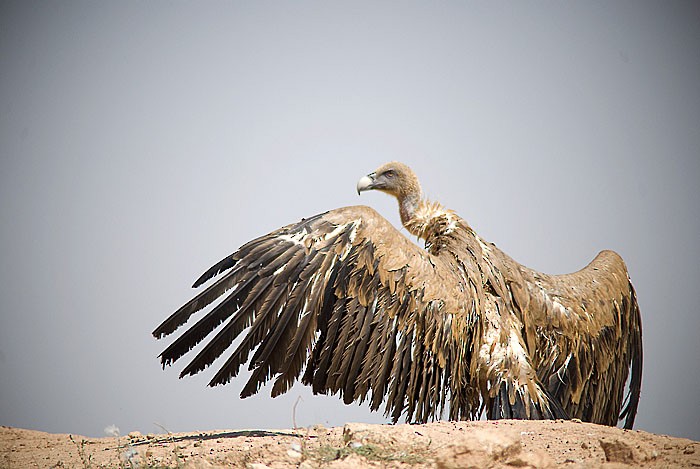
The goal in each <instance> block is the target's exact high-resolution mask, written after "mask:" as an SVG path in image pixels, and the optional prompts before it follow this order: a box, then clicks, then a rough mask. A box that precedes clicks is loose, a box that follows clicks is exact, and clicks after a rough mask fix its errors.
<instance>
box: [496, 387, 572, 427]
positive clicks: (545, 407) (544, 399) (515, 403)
mask: <svg viewBox="0 0 700 469" xmlns="http://www.w3.org/2000/svg"><path fill="white" fill-rule="evenodd" d="M511 386H512V384H511V383H508V382H506V381H503V382H501V386H500V388H499V390H498V392H497V393H496V394H495V395H494V396H493V397H490V398H489V399H488V400H487V402H486V417H487V418H488V419H489V420H496V419H520V420H528V419H529V420H547V419H550V420H551V419H569V418H570V417H569V415H568V414H567V413H566V411H565V410H564V408H563V407H562V406H561V404H560V403H559V402H558V401H557V400H556V398H554V396H552V395H551V394H550V393H549V391H547V390H546V389H545V388H544V387H541V386H538V388H539V389H538V391H540V392H541V393H540V399H539V400H537V399H533V398H532V397H531V396H530V394H529V393H528V392H517V391H516V392H512V389H510V388H511Z"/></svg>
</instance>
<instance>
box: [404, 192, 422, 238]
mask: <svg viewBox="0 0 700 469" xmlns="http://www.w3.org/2000/svg"><path fill="white" fill-rule="evenodd" d="M398 201H399V214H400V215H401V223H402V224H403V226H405V227H406V229H408V226H409V224H410V222H411V220H413V218H414V217H415V215H416V212H417V211H418V208H419V206H420V205H421V204H422V203H424V202H425V201H424V200H423V199H422V197H421V194H419V193H418V194H416V193H412V194H407V195H404V196H403V197H399V198H398ZM409 231H411V230H410V229H409Z"/></svg>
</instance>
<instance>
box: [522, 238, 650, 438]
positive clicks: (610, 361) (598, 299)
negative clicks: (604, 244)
mask: <svg viewBox="0 0 700 469" xmlns="http://www.w3.org/2000/svg"><path fill="white" fill-rule="evenodd" d="M520 271H521V273H522V275H523V277H524V278H525V280H526V285H527V289H528V292H522V291H520V292H518V291H517V290H516V291H514V293H516V294H514V298H515V300H516V303H518V306H519V309H520V310H521V311H522V312H523V313H522V314H523V315H524V316H525V318H524V319H523V323H524V324H525V331H524V332H523V334H524V335H525V336H526V342H527V344H528V350H529V351H530V354H531V356H532V358H533V361H534V362H535V366H536V369H537V374H538V378H539V379H540V381H541V382H542V383H543V384H544V385H545V387H546V388H547V389H548V391H549V392H550V393H551V394H552V395H553V396H554V398H555V399H556V400H557V401H558V402H559V403H560V404H561V405H562V407H563V408H564V410H565V411H566V412H567V414H568V415H569V416H570V417H572V418H579V419H581V420H584V421H588V422H596V423H602V424H606V425H616V424H617V422H618V419H623V418H625V428H632V425H633V423H634V417H635V415H636V412H637V404H638V402H639V394H640V389H641V379H642V326H641V317H640V313H639V307H638V305H637V298H636V295H635V291H634V288H633V287H632V284H631V282H630V280H629V277H628V274H627V268H626V266H625V264H624V262H623V260H622V258H621V257H620V256H619V255H617V254H616V253H614V252H612V251H603V252H601V253H600V254H599V255H598V256H597V257H596V258H595V259H594V260H593V261H592V262H591V263H590V264H589V265H588V266H587V267H585V268H584V269H582V270H580V271H578V272H575V273H572V274H566V275H551V276H550V275H544V274H540V273H537V272H535V271H532V270H530V269H527V268H525V267H522V266H520ZM524 293H526V294H524ZM630 372H631V373H630ZM628 378H629V381H628ZM626 385H627V387H628V391H627V395H626V398H625V387H626ZM623 400H624V401H626V403H624V404H623Z"/></svg>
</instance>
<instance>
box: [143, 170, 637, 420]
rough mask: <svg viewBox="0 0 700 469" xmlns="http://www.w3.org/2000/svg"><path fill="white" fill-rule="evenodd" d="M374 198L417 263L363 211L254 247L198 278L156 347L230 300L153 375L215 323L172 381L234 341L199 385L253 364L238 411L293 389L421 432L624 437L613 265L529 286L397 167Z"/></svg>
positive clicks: (618, 290)
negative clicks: (457, 429) (427, 426)
mask: <svg viewBox="0 0 700 469" xmlns="http://www.w3.org/2000/svg"><path fill="white" fill-rule="evenodd" d="M373 189H374V190H379V191H382V192H386V193H387V194H390V195H392V196H394V197H396V199H397V200H398V203H399V212H400V215H401V222H402V223H403V226H404V227H405V228H406V229H407V230H408V232H409V233H411V234H412V235H415V236H417V237H419V238H422V239H423V240H424V241H425V249H421V248H420V247H418V246H417V245H415V244H414V243H412V242H411V241H410V240H409V239H407V238H406V237H405V236H403V235H402V234H401V233H400V232H399V231H397V230H396V229H395V228H394V227H393V226H392V225H391V224H390V223H389V222H388V221H387V220H385V219H384V218H382V216H381V215H379V214H378V213H377V212H375V211H374V210H373V209H371V208H369V207H364V206H356V207H345V208H339V209H336V210H331V211H328V212H325V213H322V214H319V215H316V216H313V217H310V218H306V219H302V220H301V221H300V222H298V223H293V224H291V225H287V226H285V227H283V228H280V229H278V230H276V231H273V232H272V233H269V234H266V235H264V236H261V237H259V238H257V239H254V240H252V241H250V242H248V243H246V244H244V245H243V246H241V247H240V248H239V249H238V250H237V251H236V252H234V253H233V254H231V255H230V256H227V257H225V258H224V259H223V260H221V261H220V262H218V263H217V264H216V265H214V266H213V267H211V268H210V269H209V270H207V271H206V272H205V273H204V274H203V275H202V276H201V277H200V278H199V279H198V280H197V281H196V282H195V283H194V287H199V286H200V285H202V284H204V283H205V282H207V281H208V280H210V279H212V278H213V277H215V276H217V275H220V276H219V278H218V279H217V280H216V281H215V282H213V283H212V284H211V285H209V287H207V288H206V289H205V290H204V291H202V292H201V293H200V294H199V295H197V296H196V297H194V298H193V299H192V300H191V301H189V302H188V303H187V304H185V305H184V306H183V307H182V308H180V309H178V310H177V311H176V312H175V313H173V314H172V315H171V316H170V317H169V318H168V319H166V320H165V321H164V322H163V323H162V324H161V325H160V326H158V328H157V329H156V330H155V331H153V335H154V336H155V337H157V338H161V337H163V336H165V335H168V334H170V333H172V332H173V331H175V329H177V328H178V327H179V326H181V325H182V324H184V323H185V322H187V320H188V319H189V318H190V316H191V315H192V314H193V313H195V312H197V311H199V310H200V309H202V308H204V307H206V306H207V305H209V304H210V303H212V302H213V301H214V300H216V299H217V298H219V297H220V296H221V295H223V294H224V293H225V292H227V291H230V293H229V294H228V295H227V296H226V297H225V298H224V299H223V300H222V301H221V302H220V303H218V304H217V305H216V306H215V307H213V309H211V310H210V311H209V312H208V313H206V314H205V315H203V317H201V318H200V319H199V320H198V321H197V322H196V323H195V324H194V325H192V326H191V327H190V328H189V329H187V330H186V331H185V332H184V333H183V334H182V335H181V336H180V337H178V338H177V339H176V340H175V341H174V342H173V343H172V344H171V345H170V346H169V347H168V348H166V349H165V351H164V352H163V353H162V354H161V355H160V359H161V362H162V364H163V366H165V365H170V364H172V363H173V362H174V361H176V360H177V359H179V358H180V357H182V356H183V355H184V354H186V353H187V352H188V351H190V350H191V349H192V348H193V347H194V346H195V345H197V344H198V343H200V342H201V341H202V340H204V339H205V338H206V337H207V336H208V335H209V334H210V333H211V332H212V331H214V330H215V329H216V328H217V327H218V326H220V325H221V324H222V323H223V322H226V324H225V325H223V326H222V327H221V328H220V329H219V330H218V332H217V333H216V335H215V336H214V337H213V338H211V339H210V340H209V342H208V343H207V344H206V346H204V347H203V348H202V349H201V351H200V352H199V353H198V354H197V356H196V357H194V359H192V361H191V362H190V363H189V364H188V365H187V366H186V367H185V368H184V370H183V371H182V373H181V375H180V376H181V377H182V376H185V375H193V374H195V373H197V372H199V371H202V370H203V369H204V368H206V367H207V366H209V365H210V364H212V363H213V362H214V360H216V359H217V358H218V357H219V356H220V355H221V354H222V353H223V352H224V351H225V350H226V349H227V348H228V347H229V346H230V345H231V344H232V343H233V341H234V339H236V337H238V336H239V334H241V333H242V332H244V331H246V334H245V336H244V337H243V339H242V341H241V342H240V343H239V344H238V347H237V348H236V349H235V351H234V352H233V353H231V354H230V355H229V356H228V358H227V359H226V362H225V363H224V364H223V366H221V368H220V369H219V370H218V372H217V373H216V374H215V375H214V377H213V379H212V380H211V382H210V383H209V384H210V385H211V386H214V385H217V384H224V383H227V382H229V381H230V380H231V378H233V377H235V376H236V375H237V374H238V371H239V368H240V366H241V365H242V364H244V363H246V362H247V361H248V358H249V354H250V353H251V352H253V356H252V358H251V359H250V365H249V368H250V370H251V371H252V375H251V377H250V379H249V380H248V382H247V384H246V385H245V387H244V388H243V391H242V392H241V397H247V396H250V395H252V394H255V393H256V392H257V391H258V390H259V389H260V387H261V386H262V385H263V384H264V383H265V382H266V381H268V380H269V379H271V378H273V377H274V378H275V382H274V386H273V387H272V395H273V396H277V395H279V394H281V393H284V392H286V391H287V390H288V389H289V388H290V387H291V385H292V383H293V382H294V380H295V379H297V378H298V377H299V376H301V380H302V382H303V383H304V384H307V385H310V386H312V388H313V392H314V393H324V394H328V393H331V394H336V393H338V394H340V395H341V396H342V397H343V400H344V402H345V403H351V402H352V401H363V400H364V399H369V400H370V407H371V409H372V410H377V409H378V408H379V407H380V405H381V403H382V401H384V400H386V414H387V415H391V417H392V418H393V420H394V421H397V420H398V419H399V418H400V417H401V415H402V414H405V418H406V420H407V421H415V422H425V421H427V420H428V419H435V418H439V417H440V416H441V415H442V414H443V410H444V408H445V407H446V406H448V407H449V418H450V419H452V420H459V419H473V418H477V417H478V416H479V415H480V414H481V413H482V412H483V411H484V410H485V412H486V415H487V417H488V418H491V419H497V418H525V419H546V418H579V419H581V420H584V421H587V422H594V423H600V424H605V425H616V424H617V422H618V419H620V420H621V419H625V423H624V425H625V428H631V427H632V425H633V423H634V417H635V415H636V412H637V404H638V402H639V392H640V387H641V378H642V329H641V320H640V314H639V308H638V306H637V300H636V298H635V292H634V288H633V287H632V284H631V283H630V280H629V277H628V274H627V269H626V267H625V264H624V262H623V261H622V259H621V258H620V256H619V255H617V254H616V253H614V252H612V251H603V252H601V253H600V254H598V256H597V257H596V258H595V259H594V260H593V261H592V262H591V263H590V264H589V265H588V266H587V267H585V268H584V269H582V270H580V271H578V272H575V273H572V274H566V275H546V274H542V273H539V272H535V271H534V270H531V269H528V268H527V267H524V266H522V265H520V264H518V263H517V262H515V261H514V260H513V259H511V258H510V257H509V256H508V255H506V254H505V253H503V252H502V251H501V250H500V249H498V248H497V247H496V246H495V245H493V244H492V243H489V242H487V241H485V240H483V239H482V238H481V237H479V235H477V234H476V233H475V232H474V231H473V230H472V229H471V228H470V227H469V225H468V224H467V222H465V221H464V220H463V219H461V218H460V217H459V216H457V215H456V214H455V213H454V212H452V211H450V210H447V209H445V208H443V207H442V206H441V205H440V204H438V203H434V202H429V201H428V200H426V199H425V198H424V196H423V193H422V191H421V188H420V185H419V183H418V179H417V178H416V176H415V175H414V173H413V172H412V171H411V169H410V168H409V167H408V166H406V165H404V164H401V163H396V162H393V163H388V164H385V165H383V166H381V167H380V168H379V169H377V170H376V171H375V172H373V173H371V174H369V175H367V176H365V177H363V178H362V179H360V181H359V182H358V184H357V191H358V193H359V192H361V191H367V190H373ZM304 369H305V371H304ZM302 371H304V373H303V375H302ZM630 371H631V376H629V384H628V386H626V383H627V382H628V375H629V374H630ZM626 387H628V388H629V389H628V392H627V396H626V403H623V400H625V399H624V398H625V388H626Z"/></svg>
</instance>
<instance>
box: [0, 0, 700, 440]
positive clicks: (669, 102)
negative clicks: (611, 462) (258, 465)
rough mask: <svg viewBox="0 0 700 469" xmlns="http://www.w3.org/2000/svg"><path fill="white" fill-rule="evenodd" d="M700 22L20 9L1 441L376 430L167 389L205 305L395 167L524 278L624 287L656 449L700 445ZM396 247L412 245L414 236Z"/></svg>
mask: <svg viewBox="0 0 700 469" xmlns="http://www.w3.org/2000/svg"><path fill="white" fill-rule="evenodd" d="M699 18H700V4H698V3H697V2H689V3H678V2H658V3H643V2H638V1H634V2H623V1H618V2H600V3H598V2H588V1H587V2H557V3H549V2H548V3H543V2H537V3H525V2H497V3H492V2H419V3H411V2H400V3H393V2H368V3H362V2H348V3H339V2H319V3H307V2H302V3H299V2H294V3H292V2H240V3H239V2H222V3H216V2H207V3H206V4H202V3H194V2H168V3H165V2H24V1H23V2H7V1H5V2H2V3H1V4H0V132H1V133H0V157H1V160H0V165H1V166H0V177H1V181H0V182H1V184H0V217H1V219H2V223H1V225H0V246H1V249H2V251H1V253H0V256H1V258H2V262H1V263H0V376H1V377H2V378H1V379H0V424H2V425H11V426H20V427H25V428H32V429H40V430H46V431H51V432H62V433H68V432H72V433H81V434H85V435H92V436H97V435H101V434H102V429H103V428H104V427H105V426H107V425H110V424H116V425H117V426H119V427H120V428H121V430H122V432H128V431H131V430H140V431H142V432H154V431H159V428H158V426H157V425H156V423H157V424H160V425H163V426H165V427H166V428H168V429H169V430H171V431H185V430H208V429H216V428H237V429H238V428H251V427H255V428H288V427H290V426H291V425H292V408H293V406H294V402H295V401H296V400H297V399H298V398H299V397H301V398H302V400H301V401H300V402H299V404H298V406H297V408H296V421H297V424H299V425H311V424H314V423H321V424H324V425H342V424H343V423H345V422H347V421H363V422H385V421H386V419H385V418H384V417H383V415H382V414H381V413H379V414H376V413H374V414H373V413H370V412H369V411H368V409H367V407H366V406H357V405H352V406H345V405H343V404H342V402H341V401H340V400H339V399H338V398H337V397H326V396H312V395H311V393H310V392H309V391H308V390H307V389H306V388H304V387H302V386H299V385H297V386H295V387H294V388H293V389H292V390H291V391H290V392H289V393H287V394H286V395H284V396H282V397H279V398H276V399H272V398H270V396H269V392H270V388H271V387H270V386H268V387H266V388H264V389H263V390H262V391H261V393H259V395H257V396H256V397H254V398H250V399H247V400H240V399H239V397H238V393H239V392H240V390H241V388H242V386H243V384H244V382H245V376H243V377H240V378H239V379H237V380H236V381H234V382H232V383H231V384H229V385H227V386H224V387H218V388H216V389H210V388H207V387H206V383H207V382H208V380H209V379H210V378H211V376H212V373H213V371H214V370H211V369H210V370H207V371H206V372H204V373H202V374H201V376H197V377H195V378H189V379H183V380H178V379H177V374H178V373H179V370H180V369H181V366H182V365H179V364H178V365H179V366H178V367H176V368H171V369H168V370H166V371H165V372H163V371H161V369H160V366H159V363H158V360H157V358H156V357H157V355H158V354H159V353H160V351H161V350H162V349H163V348H164V347H165V346H166V345H167V344H168V343H169V341H156V340H154V339H153V338H152V337H151V335H150V333H151V331H152V330H153V329H154V328H155V326H157V325H158V324H159V323H160V322H161V321H162V320H163V319H164V318H165V317H167V316H168V315H169V314H170V313H171V312H172V311H173V310H174V309H176V308H177V307H179V306H180V305H181V304H182V303H184V302H185V301H186V300H188V299H189V298H190V297H191V296H192V294H193V291H192V290H191V289H190V288H189V285H191V284H192V282H193V281H194V279H196V278H197V277H198V276H199V274H201V273H202V272H203V271H204V270H205V269H206V268H208V267H209V266H210V265H211V264H213V263H214V262H215V261H218V260H219V259H220V258H222V257H223V256H225V255H227V254H229V253H230V252H232V251H234V250H235V249H236V248H237V247H238V246H239V245H241V244H243V243H244V242H246V241H248V240H249V239H252V238H253V237H255V236H258V235H261V234H264V233H266V232H268V231H270V230H272V229H275V228H277V227H279V226H282V225H284V224H287V223H290V222H293V221H296V220H298V219H299V218H301V217H304V216H309V215H313V214H315V213H317V212H320V211H323V210H327V209H330V208H335V207H340V206H344V205H351V204H358V203H363V204H368V205H371V206H373V207H375V208H377V209H378V210H379V211H380V212H381V213H383V214H384V215H385V216H386V217H387V218H389V220H391V221H392V222H394V223H397V222H398V215H397V210H396V207H395V203H394V202H393V201H392V200H390V199H389V198H388V197H386V196H384V195H383V194H375V193H370V194H367V195H365V194H363V196H362V197H361V198H358V196H357V194H356V193H355V183H356V181H357V179H359V178H360V177H361V176H363V175H365V174H367V173H368V172H370V171H372V170H373V169H375V168H376V167H377V166H379V165H380V164H381V163H384V162H385V161H388V160H394V159H398V160H402V161H404V162H406V163H408V164H409V165H411V166H412V167H413V168H414V170H415V171H416V172H417V174H418V175H419V177H420V178H421V181H422V184H423V187H424V189H425V191H426V192H427V194H428V195H429V196H430V197H431V198H433V199H436V200H439V201H440V202H442V203H443V204H445V205H446V206H448V207H449V208H451V209H453V210H455V211H457V213H459V214H460V215H461V216H462V217H464V218H465V219H466V220H467V221H468V222H469V223H470V224H471V225H472V226H473V227H474V228H475V229H476V230H477V231H478V232H479V233H480V234H481V235H482V236H483V237H485V238H486V239H488V240H489V241H492V242H495V243H496V244H497V245H498V246H499V247H501V248H502V249H503V250H505V251H506V252H507V253H509V254H510V255H511V256H513V257H514V258H515V259H516V260H518V261H519V262H521V263H523V264H525V265H527V266H529V267H532V268H535V269H538V270H541V271H545V272H548V273H564V272H570V271H574V270H578V269H579V268H581V267H583V266H584V265H585V264H587V263H588V262H589V261H590V260H591V259H592V258H593V257H594V256H595V255H596V253H597V252H598V251H600V250H602V249H606V248H609V249H614V250H616V251H617V252H619V253H620V254H621V255H622V256H623V258H624V259H625V260H626V262H627V265H628V267H629V270H630V273H631V276H632V280H633V282H634V284H635V286H636V288H637V291H638V296H639V302H640V305H641V309H642V316H643V323H644V341H645V342H644V346H645V349H644V352H645V355H644V381H643V389H642V399H641V404H640V407H639V414H638V417H637V428H639V429H643V430H648V431H653V432H659V433H668V434H672V435H680V436H686V437H691V438H694V439H700V405H698V400H697V393H698V389H699V388H700V365H698V358H699V357H700V341H699V340H698V333H699V332H700V316H699V314H698V306H697V305H698V304H700V267H699V265H700V264H699V262H698V261H699V260H700V256H699V254H700V248H699V247H698V241H699V240H700V222H699V219H700V217H698V215H699V209H698V207H699V206H700V191H699V190H698V182H699V181H700V26H699V25H700V23H699V22H698V19H699ZM404 233H405V231H404Z"/></svg>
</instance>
